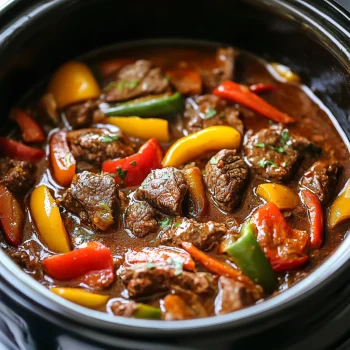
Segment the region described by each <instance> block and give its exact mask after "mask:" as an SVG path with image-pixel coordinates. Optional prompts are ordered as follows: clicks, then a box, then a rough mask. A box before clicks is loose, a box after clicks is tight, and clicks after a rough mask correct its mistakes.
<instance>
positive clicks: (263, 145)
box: [254, 142, 266, 148]
mask: <svg viewBox="0 0 350 350" xmlns="http://www.w3.org/2000/svg"><path fill="white" fill-rule="evenodd" d="M254 147H257V148H265V147H266V144H265V142H260V143H256V144H255V145H254Z"/></svg>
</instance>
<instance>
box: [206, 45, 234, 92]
mask: <svg viewBox="0 0 350 350" xmlns="http://www.w3.org/2000/svg"><path fill="white" fill-rule="evenodd" d="M235 57H236V52H235V51H234V49H233V48H232V47H228V48H220V49H218V50H217V52H216V63H217V65H216V67H215V68H213V69H211V70H210V71H202V72H201V76H202V79H203V86H204V88H205V89H206V90H209V91H212V90H213V89H215V88H216V87H217V86H218V85H220V84H221V83H223V82H224V81H225V80H233V75H234V68H235Z"/></svg>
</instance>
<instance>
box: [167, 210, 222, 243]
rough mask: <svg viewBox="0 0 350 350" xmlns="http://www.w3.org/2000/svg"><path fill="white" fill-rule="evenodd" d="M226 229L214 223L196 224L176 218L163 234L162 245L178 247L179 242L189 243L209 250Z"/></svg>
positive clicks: (193, 221)
mask: <svg viewBox="0 0 350 350" xmlns="http://www.w3.org/2000/svg"><path fill="white" fill-rule="evenodd" d="M226 232H227V228H226V226H225V225H223V224H219V223H217V222H214V221H208V222H204V223H202V222H197V221H196V220H193V219H187V218H181V217H177V218H176V219H174V221H173V223H172V225H171V226H170V227H169V228H168V229H167V230H166V231H165V232H164V233H163V235H162V237H161V242H162V244H169V243H170V244H173V245H180V244H181V241H186V242H191V243H193V244H194V245H195V246H196V247H197V248H199V249H207V250H209V249H210V248H211V247H212V246H213V244H214V243H216V242H219V241H220V238H221V237H222V236H223V235H224V234H226Z"/></svg>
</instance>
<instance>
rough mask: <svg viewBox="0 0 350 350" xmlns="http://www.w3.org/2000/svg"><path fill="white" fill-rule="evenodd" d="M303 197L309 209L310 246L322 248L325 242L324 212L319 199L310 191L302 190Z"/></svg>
mask: <svg viewBox="0 0 350 350" xmlns="http://www.w3.org/2000/svg"><path fill="white" fill-rule="evenodd" d="M301 196H302V199H303V203H304V204H305V206H306V207H307V210H308V214H309V220H310V245H311V247H312V248H320V246H321V244H322V241H323V228H324V220H323V210H322V205H321V202H320V200H319V199H318V197H317V196H316V195H315V194H314V193H312V192H310V191H309V190H306V189H302V190H301Z"/></svg>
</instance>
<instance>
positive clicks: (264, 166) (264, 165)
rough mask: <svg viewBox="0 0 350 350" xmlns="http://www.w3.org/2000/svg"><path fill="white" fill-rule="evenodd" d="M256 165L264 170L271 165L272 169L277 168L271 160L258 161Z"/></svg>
mask: <svg viewBox="0 0 350 350" xmlns="http://www.w3.org/2000/svg"><path fill="white" fill-rule="evenodd" d="M258 164H259V166H261V167H262V168H266V167H267V166H268V165H271V166H272V167H274V168H277V164H276V163H275V162H273V161H272V160H266V159H260V160H259V163H258Z"/></svg>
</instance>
